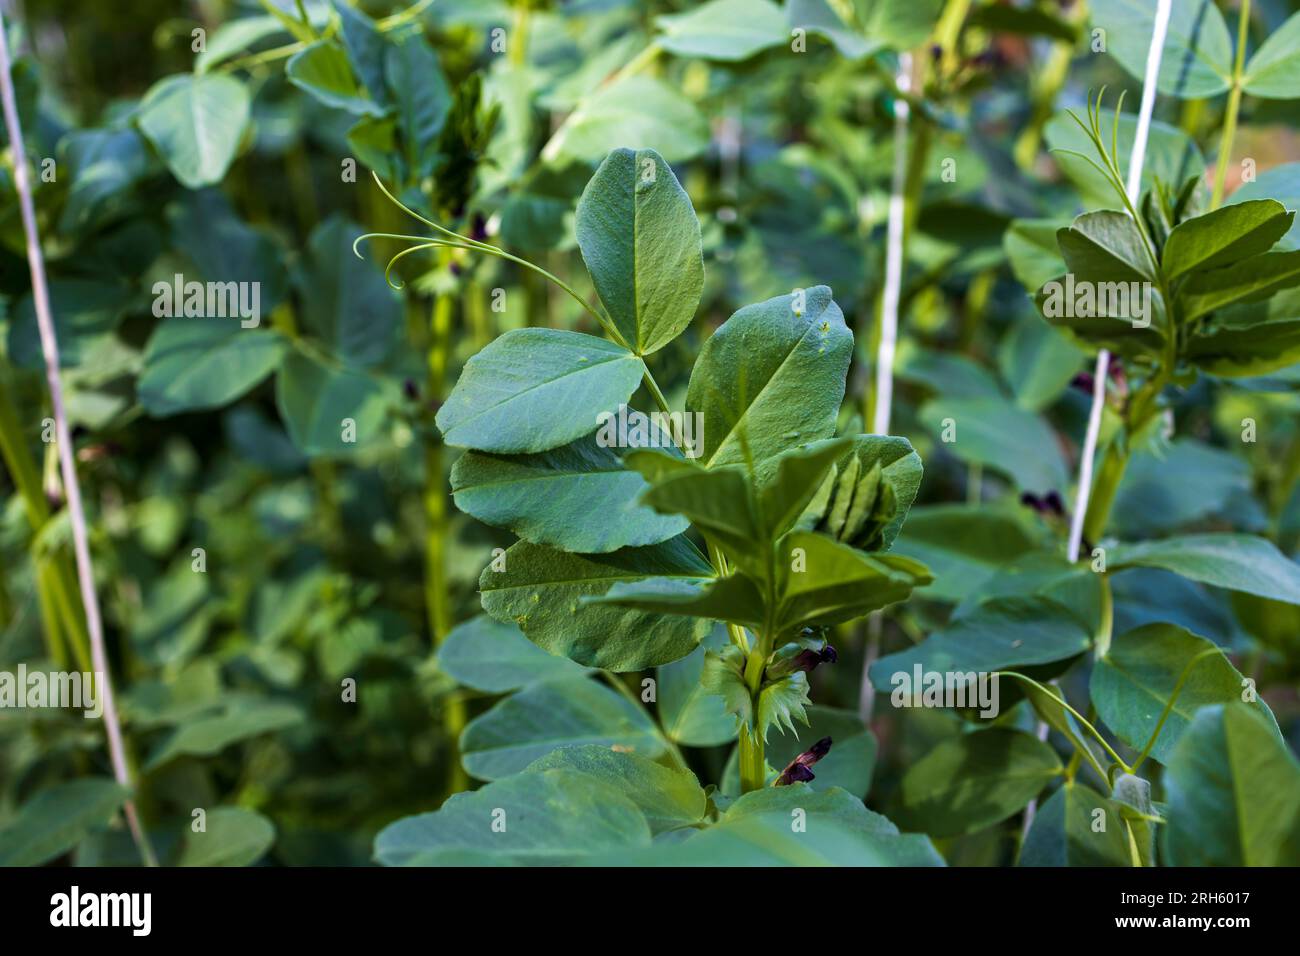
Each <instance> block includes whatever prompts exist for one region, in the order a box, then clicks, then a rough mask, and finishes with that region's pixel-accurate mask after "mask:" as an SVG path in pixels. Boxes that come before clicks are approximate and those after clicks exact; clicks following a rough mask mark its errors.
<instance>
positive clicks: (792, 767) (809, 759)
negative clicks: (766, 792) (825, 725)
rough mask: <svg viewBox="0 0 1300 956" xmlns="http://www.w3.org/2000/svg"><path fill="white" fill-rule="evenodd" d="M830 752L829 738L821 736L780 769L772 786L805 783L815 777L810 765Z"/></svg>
mask: <svg viewBox="0 0 1300 956" xmlns="http://www.w3.org/2000/svg"><path fill="white" fill-rule="evenodd" d="M830 752H831V738H829V737H823V738H822V739H821V740H819V741H817V743H815V744H813V745H812V746H811V747H809V748H808V749H807V750H805V751H804V752H803V753H801V754H800V755H799V756H797V757H795V758H794V759H793V760H791V761H790V763H789V765H788V766H787V767H786V768H785V769H784V770H782V771H781V776H779V777H777V778H776V783H775V784H773V786H776V787H785V786H789V785H790V784H792V783H807V782H808V781H810V780H814V779H816V775H815V774H814V773H813V772H812V769H811V768H812V765H813V764H815V763H816V762H817V761H818V760H821V759H822V758H823V757H825V756H826V755H827V754H828V753H830Z"/></svg>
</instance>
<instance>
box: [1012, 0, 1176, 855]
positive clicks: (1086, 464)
mask: <svg viewBox="0 0 1300 956" xmlns="http://www.w3.org/2000/svg"><path fill="white" fill-rule="evenodd" d="M1172 6H1173V2H1172V0H1158V2H1157V5H1156V19H1155V23H1154V24H1153V25H1152V28H1151V46H1150V47H1149V48H1148V50H1147V69H1146V75H1145V76H1144V77H1143V79H1142V105H1141V107H1140V108H1139V110H1138V122H1137V130H1136V132H1135V133H1134V136H1133V152H1132V153H1130V154H1129V161H1128V182H1127V183H1125V191H1126V192H1127V193H1128V198H1129V202H1131V203H1132V204H1133V208H1134V209H1136V208H1137V205H1138V200H1139V199H1141V197H1142V164H1143V162H1144V161H1145V159H1146V152H1147V138H1148V137H1149V136H1150V134H1151V114H1152V112H1153V111H1154V110H1155V105H1156V77H1157V76H1159V74H1160V57H1161V54H1163V53H1164V49H1165V36H1166V35H1167V34H1168V32H1169V14H1170V12H1171V9H1172ZM1109 374H1110V353H1109V352H1108V351H1106V350H1105V349H1102V350H1101V351H1100V352H1098V353H1097V367H1096V368H1095V369H1094V370H1093V380H1092V409H1091V411H1090V412H1089V413H1088V431H1087V433H1086V434H1085V435H1084V439H1083V453H1082V455H1081V456H1080V458H1079V488H1078V491H1077V492H1076V493H1075V499H1074V513H1073V514H1072V515H1071V516H1070V543H1069V552H1068V553H1069V557H1070V563H1071V564H1073V563H1074V562H1075V561H1078V560H1079V548H1080V545H1081V544H1082V542H1083V521H1084V518H1085V517H1086V515H1087V512H1088V497H1089V495H1090V494H1091V492H1092V467H1093V460H1094V459H1095V458H1096V455H1097V434H1098V432H1099V431H1100V430H1101V413H1102V410H1103V409H1104V408H1105V406H1106V377H1107V376H1108V375H1109ZM1038 738H1039V739H1040V740H1046V739H1047V724H1046V723H1043V722H1039V724H1038ZM1037 809H1038V801H1037V800H1036V799H1035V800H1031V801H1030V802H1029V805H1028V806H1027V807H1025V826H1024V831H1023V832H1024V833H1028V832H1029V827H1030V825H1031V824H1033V822H1034V814H1035V812H1036V811H1037Z"/></svg>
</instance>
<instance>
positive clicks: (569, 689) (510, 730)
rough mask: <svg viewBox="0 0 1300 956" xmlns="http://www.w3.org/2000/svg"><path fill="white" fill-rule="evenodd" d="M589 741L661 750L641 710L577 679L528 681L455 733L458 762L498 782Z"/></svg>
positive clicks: (646, 751)
mask: <svg viewBox="0 0 1300 956" xmlns="http://www.w3.org/2000/svg"><path fill="white" fill-rule="evenodd" d="M588 744H599V745H600V746H602V747H606V748H609V747H620V748H623V749H624V750H626V751H628V752H635V753H638V754H641V755H643V756H647V757H657V756H659V755H660V754H662V753H663V752H664V750H665V749H666V748H665V746H664V742H663V740H662V738H660V736H659V734H658V732H657V731H656V730H655V726H654V724H653V723H652V722H651V720H650V716H649V714H647V713H646V711H645V709H644V708H641V707H637V706H635V705H634V704H632V702H631V701H629V700H627V699H626V698H624V697H623V696H621V695H620V694H618V693H616V692H615V691H613V690H610V689H609V688H608V687H605V686H603V685H601V684H597V683H596V682H595V681H591V680H587V679H586V678H579V679H576V680H564V681H548V682H546V683H541V684H532V685H530V686H528V687H525V688H524V689H523V690H521V691H519V692H518V693H517V694H514V695H512V696H510V697H507V698H505V699H504V700H502V701H499V702H498V703H497V704H496V706H494V707H493V708H492V709H491V710H489V711H487V712H486V713H484V714H482V715H480V716H478V717H475V718H474V719H473V720H471V721H470V722H469V724H468V725H466V727H465V731H464V733H462V734H461V736H460V753H461V763H462V764H464V766H465V769H466V771H468V772H469V773H470V774H471V775H472V776H475V777H478V778H479V779H480V780H498V779H500V778H501V777H506V776H509V775H510V774H513V773H518V772H519V771H521V770H523V769H524V768H525V767H527V766H528V765H529V764H530V763H532V762H533V761H534V760H537V759H538V758H540V757H544V756H546V755H547V754H549V753H550V752H551V751H552V750H555V749H556V748H559V747H579V746H585V745H588Z"/></svg>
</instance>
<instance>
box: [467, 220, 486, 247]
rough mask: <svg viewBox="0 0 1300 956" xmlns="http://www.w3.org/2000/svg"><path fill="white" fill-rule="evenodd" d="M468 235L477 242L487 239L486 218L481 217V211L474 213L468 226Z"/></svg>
mask: <svg viewBox="0 0 1300 956" xmlns="http://www.w3.org/2000/svg"><path fill="white" fill-rule="evenodd" d="M469 237H470V238H471V239H473V240H475V241H477V242H483V241H484V240H485V239H487V237H488V234H487V220H486V219H484V218H483V214H482V213H475V214H474V219H473V221H472V222H471V223H470V227H469Z"/></svg>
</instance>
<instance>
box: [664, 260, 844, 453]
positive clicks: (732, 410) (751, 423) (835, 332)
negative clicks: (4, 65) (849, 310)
mask: <svg viewBox="0 0 1300 956" xmlns="http://www.w3.org/2000/svg"><path fill="white" fill-rule="evenodd" d="M801 305H802V306H803V308H802V309H800V308H799V306H801ZM852 352H853V333H852V332H850V331H849V329H848V326H846V325H845V324H844V313H842V312H841V311H840V307H839V306H838V305H836V304H835V302H834V301H833V300H832V299H831V290H830V289H828V288H827V287H826V286H822V285H819V286H815V287H813V288H811V289H806V290H800V291H799V292H796V293H792V294H790V295H781V296H777V297H775V298H772V299H768V300H767V301H766V302H759V303H757V304H755V305H748V306H745V307H744V308H743V309H741V310H740V311H738V312H736V313H735V314H734V315H733V316H732V317H731V318H729V319H728V320H727V321H726V322H724V323H723V324H722V325H721V326H719V327H718V330H717V331H716V332H714V333H713V335H712V336H711V337H710V338H709V340H708V341H707V342H705V343H704V348H703V349H702V350H701V352H700V357H699V359H698V360H696V362H695V368H694V369H693V370H692V371H691V381H690V386H689V388H688V390H687V393H686V407H687V409H688V410H689V411H698V412H701V413H703V415H704V455H703V457H702V458H701V461H702V463H703V464H705V465H708V466H709V467H712V466H715V465H728V464H742V463H744V462H745V460H746V452H745V446H748V454H749V456H750V457H751V458H752V461H753V462H755V463H756V464H761V463H762V462H764V461H766V460H768V459H770V458H772V457H774V456H775V455H777V454H779V453H780V452H782V451H784V450H785V449H787V448H789V447H790V446H791V445H797V444H804V443H806V442H811V441H816V440H817V439H820V438H829V437H830V436H831V435H832V434H834V431H835V418H836V415H837V414H838V413H839V409H840V402H841V401H842V400H843V398H844V378H845V375H846V373H847V372H848V367H849V359H850V357H851V354H852Z"/></svg>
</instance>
